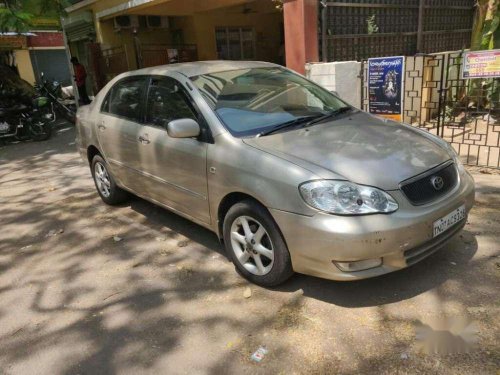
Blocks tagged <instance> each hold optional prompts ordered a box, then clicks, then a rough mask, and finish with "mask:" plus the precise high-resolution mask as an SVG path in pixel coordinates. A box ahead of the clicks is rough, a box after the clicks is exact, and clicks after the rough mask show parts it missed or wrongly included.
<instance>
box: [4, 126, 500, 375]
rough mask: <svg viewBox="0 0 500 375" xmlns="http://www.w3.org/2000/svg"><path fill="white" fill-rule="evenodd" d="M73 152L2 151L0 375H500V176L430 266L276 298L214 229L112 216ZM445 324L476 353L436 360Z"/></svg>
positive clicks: (151, 214)
mask: <svg viewBox="0 0 500 375" xmlns="http://www.w3.org/2000/svg"><path fill="white" fill-rule="evenodd" d="M73 140H74V131H73V129H72V128H63V129H61V130H60V131H59V132H58V134H56V136H55V137H54V138H52V139H51V140H50V141H48V142H42V143H23V144H17V145H7V146H5V147H0V226H1V230H0V374H101V373H102V374H114V373H120V374H137V373H152V374H160V373H161V374H223V373H232V374H236V373H252V374H254V373H272V374H280V373H282V374H294V373H318V374H331V373H346V374H359V373H367V374H368V373H370V374H373V373H393V372H398V373H425V374H430V373H436V374H451V373H453V374H455V373H474V374H488V373H489V374H498V371H499V368H500V351H499V338H500V329H499V328H500V319H498V317H499V312H500V309H499V286H500V283H499V281H500V257H499V255H500V251H499V246H500V244H499V238H500V235H499V228H500V226H499V224H500V213H499V209H500V194H499V192H500V175H490V174H483V173H479V171H476V172H475V178H476V181H477V186H478V195H477V205H476V207H475V208H474V210H473V212H472V214H471V216H470V218H469V223H467V226H466V228H465V231H464V232H463V234H462V235H461V236H460V237H457V238H456V239H455V240H454V241H453V242H452V243H450V244H449V246H447V247H446V248H445V249H443V250H442V251H440V252H438V253H437V254H435V255H434V256H432V257H431V258H429V259H427V260H425V261H423V262H422V263H420V264H418V265H416V266H414V267H412V268H409V269H407V270H404V271H401V272H397V273H394V274H391V275H387V276H384V277H380V278H376V279H372V280H366V281H362V282H352V283H339V282H332V281H325V280H320V279H316V278H312V277H306V276H299V275H298V276H295V277H294V278H292V280H290V281H289V282H288V283H286V284H285V285H284V286H282V287H280V288H277V289H274V290H271V289H263V288H260V287H256V286H254V285H250V284H248V283H247V282H246V281H244V280H243V279H242V278H240V277H239V276H238V275H237V274H236V272H235V271H234V268H233V266H232V265H231V264H230V263H229V262H228V260H227V259H226V258H225V256H224V255H223V251H222V249H221V246H220V245H219V243H218V241H217V238H216V237H215V235H213V234H212V233H210V232H208V231H207V230H205V229H202V228H201V227H199V226H197V225H194V224H191V223H189V222H188V221H186V220H184V219H182V218H180V217H178V216H176V215H174V214H172V213H169V212H168V211H165V210H163V209H160V208H157V207H155V206H153V205H152V204H149V203H147V202H145V201H143V200H140V199H133V200H131V201H130V203H129V204H127V205H124V206H122V207H119V208H112V207H107V206H105V205H104V204H103V203H101V201H100V199H99V198H98V196H97V194H96V193H95V191H94V187H93V184H92V181H91V178H90V174H89V170H88V167H87V165H85V164H84V163H83V162H82V161H81V160H80V158H79V156H78V155H77V153H76V152H75V145H74V143H73ZM114 236H118V237H120V238H121V241H118V242H116V241H115V240H114V238H113V237H114ZM117 239H118V238H117ZM247 288H250V289H251V292H252V295H251V297H250V298H245V297H244V294H245V290H246V289H247ZM446 317H448V318H450V317H455V318H457V317H464V318H467V319H470V320H473V321H474V322H475V324H476V327H477V330H478V333H477V339H478V344H477V347H476V348H474V349H472V350H471V351H470V352H469V353H468V354H448V355H446V354H432V355H428V354H423V353H422V352H421V351H419V349H418V346H417V341H416V339H415V327H417V326H419V325H420V324H431V322H433V321H434V320H436V319H444V318H446ZM435 328H436V329H439V328H438V327H435ZM454 329H456V330H458V331H460V328H457V327H455V328H454ZM458 331H457V332H458ZM457 332H455V333H457ZM260 345H265V346H266V347H267V349H268V350H269V353H268V355H267V356H266V357H265V358H264V360H263V361H262V362H261V363H259V364H257V363H254V362H252V361H251V360H250V355H251V353H252V352H254V351H255V350H256V349H257V348H258V347H259V346H260Z"/></svg>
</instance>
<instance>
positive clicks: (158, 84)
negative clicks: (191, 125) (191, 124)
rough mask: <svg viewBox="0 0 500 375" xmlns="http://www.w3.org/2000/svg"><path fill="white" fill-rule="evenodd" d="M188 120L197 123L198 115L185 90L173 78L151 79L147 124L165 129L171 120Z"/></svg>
mask: <svg viewBox="0 0 500 375" xmlns="http://www.w3.org/2000/svg"><path fill="white" fill-rule="evenodd" d="M181 118H190V119H193V120H196V121H198V115H197V113H196V110H195V109H194V107H193V105H192V103H191V102H190V100H189V97H188V94H187V93H186V92H185V89H184V88H183V87H182V86H181V84H180V83H179V82H177V81H176V80H175V79H173V78H169V77H162V78H152V79H151V85H150V87H149V94H148V103H147V117H146V122H147V123H148V124H152V125H156V126H160V127H163V128H166V127H167V124H168V123H169V122H170V121H172V120H178V119H181Z"/></svg>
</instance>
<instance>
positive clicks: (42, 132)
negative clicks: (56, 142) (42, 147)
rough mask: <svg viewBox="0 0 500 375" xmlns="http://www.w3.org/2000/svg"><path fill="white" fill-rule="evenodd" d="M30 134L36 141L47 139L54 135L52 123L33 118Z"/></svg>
mask: <svg viewBox="0 0 500 375" xmlns="http://www.w3.org/2000/svg"><path fill="white" fill-rule="evenodd" d="M29 129H30V136H31V139H33V140H34V141H37V142H40V141H45V140H47V139H49V138H50V136H51V135H52V124H51V123H49V122H47V121H42V120H39V119H37V120H33V122H31V123H30V124H29Z"/></svg>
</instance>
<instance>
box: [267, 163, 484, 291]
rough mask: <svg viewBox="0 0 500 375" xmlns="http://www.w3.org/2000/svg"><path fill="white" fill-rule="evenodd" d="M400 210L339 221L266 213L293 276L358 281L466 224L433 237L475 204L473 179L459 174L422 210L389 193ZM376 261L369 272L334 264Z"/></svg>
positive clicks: (429, 249)
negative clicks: (441, 223) (436, 227)
mask: <svg viewBox="0 0 500 375" xmlns="http://www.w3.org/2000/svg"><path fill="white" fill-rule="evenodd" d="M390 193H391V195H392V196H393V197H394V198H395V199H396V200H397V201H398V203H399V209H398V210H397V211H396V212H394V213H392V214H376V215H365V216H338V215H330V214H326V213H322V212H318V213H317V214H316V215H314V216H312V217H311V216H303V215H297V214H294V213H290V212H284V211H280V210H276V209H270V212H271V214H272V215H273V217H274V219H275V220H276V222H277V223H278V226H279V227H280V229H281V231H282V233H283V236H284V238H285V241H286V243H287V245H288V249H289V251H290V255H291V258H292V265H293V269H294V270H295V271H296V272H299V273H303V274H307V275H311V276H317V277H321V278H325V279H331V280H346V281H348V280H358V279H365V278H369V277H374V276H379V275H383V274H385V273H389V272H393V271H397V270H400V269H403V268H406V267H408V266H410V265H412V264H415V263H417V262H419V261H420V260H422V259H424V258H426V257H427V256H429V255H430V254H432V253H433V252H435V251H436V250H438V249H439V248H441V247H442V246H443V245H445V244H446V243H447V242H448V241H449V240H450V239H451V238H452V237H453V236H454V235H455V234H457V233H458V232H460V230H461V229H462V228H463V226H464V225H465V222H466V220H467V219H464V220H462V221H460V222H458V223H457V224H455V225H454V226H453V227H451V228H448V230H446V231H445V232H444V233H442V234H440V235H439V236H437V237H435V238H433V224H434V222H435V221H436V220H438V219H440V218H442V217H444V216H445V215H447V214H448V213H450V212H451V211H453V210H455V209H456V208H458V207H460V206H461V205H465V208H466V213H467V214H468V213H469V211H470V209H471V208H472V206H473V204H474V193H475V192H474V180H473V179H472V177H471V176H470V174H469V173H468V172H466V171H463V172H462V173H460V182H459V184H458V185H457V187H455V189H454V190H453V191H452V192H450V193H448V194H446V196H444V197H442V198H440V199H439V200H437V201H434V202H431V203H429V204H426V205H423V206H413V205H411V204H410V202H409V201H408V200H407V199H406V197H405V196H404V195H403V193H402V192H401V191H391V192H390ZM376 259H380V260H381V264H380V265H378V266H375V267H373V268H369V269H365V270H360V271H355V272H345V271H341V270H340V269H339V268H338V266H337V265H336V264H335V262H358V261H364V260H376Z"/></svg>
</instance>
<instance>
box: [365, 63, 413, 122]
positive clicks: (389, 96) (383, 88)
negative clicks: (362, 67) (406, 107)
mask: <svg viewBox="0 0 500 375" xmlns="http://www.w3.org/2000/svg"><path fill="white" fill-rule="evenodd" d="M404 64H405V58H404V57H403V56H395V57H377V58H373V59H368V111H369V112H370V113H373V114H374V115H377V116H382V117H387V118H390V119H392V120H396V121H402V120H403V92H404V71H405V70H404Z"/></svg>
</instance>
